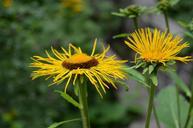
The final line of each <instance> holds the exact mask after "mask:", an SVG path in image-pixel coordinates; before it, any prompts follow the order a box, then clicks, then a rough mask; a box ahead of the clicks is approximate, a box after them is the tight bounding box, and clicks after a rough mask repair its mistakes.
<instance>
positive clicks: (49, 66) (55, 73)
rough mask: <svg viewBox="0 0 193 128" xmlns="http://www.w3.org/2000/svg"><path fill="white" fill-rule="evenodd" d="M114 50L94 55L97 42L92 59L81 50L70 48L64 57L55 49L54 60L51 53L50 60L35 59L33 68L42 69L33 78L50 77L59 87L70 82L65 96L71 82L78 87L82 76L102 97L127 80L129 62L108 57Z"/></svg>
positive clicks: (38, 57)
mask: <svg viewBox="0 0 193 128" xmlns="http://www.w3.org/2000/svg"><path fill="white" fill-rule="evenodd" d="M109 48H110V47H107V48H106V49H104V50H103V52H102V53H100V54H94V53H95V49H96V40H95V42H94V46H93V49H92V53H91V55H87V54H86V53H83V52H82V50H81V48H80V47H78V48H77V47H75V46H73V45H72V44H69V49H68V51H67V50H65V49H64V48H62V50H63V52H62V53H60V52H58V51H57V50H55V49H54V48H52V49H51V50H52V52H53V54H54V56H55V57H52V56H51V55H50V54H49V53H48V52H47V51H46V54H47V57H45V58H44V57H41V56H34V57H33V58H32V59H33V60H34V62H33V63H31V65H30V67H34V68H38V69H37V70H35V71H33V73H32V78H33V79H35V78H37V77H40V76H47V77H48V78H50V77H52V78H53V83H52V84H59V83H61V82H63V81H64V80H65V79H67V83H66V85H65V92H66V89H67V87H68V85H69V83H70V82H72V84H73V85H75V83H76V80H77V77H78V76H82V75H84V76H86V77H87V78H88V80H89V81H90V82H91V83H92V85H94V86H95V88H96V90H97V91H98V92H99V94H100V95H101V91H100V90H101V89H102V90H103V91H104V92H106V91H105V88H109V85H108V83H109V84H111V85H112V86H114V87H115V88H116V86H115V81H114V80H115V79H124V78H125V75H124V72H123V71H122V70H121V67H122V64H123V63H125V62H126V61H123V60H116V57H115V55H113V56H109V57H107V56H106V53H107V51H108V50H109Z"/></svg>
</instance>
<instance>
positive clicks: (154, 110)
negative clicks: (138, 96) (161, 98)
mask: <svg viewBox="0 0 193 128" xmlns="http://www.w3.org/2000/svg"><path fill="white" fill-rule="evenodd" d="M153 113H154V117H155V121H156V124H157V128H161V126H160V122H159V119H158V116H157V111H156V108H155V105H154V104H153Z"/></svg>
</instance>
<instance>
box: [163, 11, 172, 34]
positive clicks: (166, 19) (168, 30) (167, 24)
mask: <svg viewBox="0 0 193 128" xmlns="http://www.w3.org/2000/svg"><path fill="white" fill-rule="evenodd" d="M163 14H164V18H165V23H166V29H167V32H168V33H169V32H170V25H169V20H168V14H167V12H166V11H164V12H163Z"/></svg>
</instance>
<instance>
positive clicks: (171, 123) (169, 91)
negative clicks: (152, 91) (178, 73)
mask: <svg viewBox="0 0 193 128" xmlns="http://www.w3.org/2000/svg"><path fill="white" fill-rule="evenodd" d="M156 102H157V104H158V105H157V110H158V111H157V114H158V118H159V120H160V121H161V122H162V123H163V124H164V125H165V128H179V125H178V124H179V121H180V123H181V125H182V127H183V126H184V124H185V120H186V117H187V113H188V106H189V105H188V103H187V101H186V100H185V99H184V98H183V97H182V96H180V98H179V104H180V120H179V119H178V116H177V115H178V107H177V98H176V88H175V87H174V86H172V85H170V86H168V87H166V88H164V89H162V90H161V91H160V92H159V94H158V96H157V98H156Z"/></svg>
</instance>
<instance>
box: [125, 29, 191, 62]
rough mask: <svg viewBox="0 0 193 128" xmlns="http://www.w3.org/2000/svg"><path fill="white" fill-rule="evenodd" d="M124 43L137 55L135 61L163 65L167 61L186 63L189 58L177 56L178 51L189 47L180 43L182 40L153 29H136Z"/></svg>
mask: <svg viewBox="0 0 193 128" xmlns="http://www.w3.org/2000/svg"><path fill="white" fill-rule="evenodd" d="M128 40H129V42H128V41H125V43H126V44H127V45H128V46H129V47H130V48H131V49H133V50H134V51H135V52H136V53H137V57H136V59H142V60H144V61H147V62H160V63H163V64H165V62H167V61H171V60H178V61H181V62H188V61H190V60H192V59H191V56H185V57H180V56H177V54H178V53H180V51H181V50H182V49H184V48H186V47H188V46H189V44H188V43H187V42H186V43H181V41H182V38H181V37H179V36H175V37H174V36H173V35H172V34H171V33H167V32H160V31H159V30H158V29H154V30H153V32H152V31H151V30H150V29H149V28H146V29H138V30H137V31H135V32H134V33H132V34H131V35H130V36H129V37H128Z"/></svg>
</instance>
